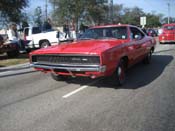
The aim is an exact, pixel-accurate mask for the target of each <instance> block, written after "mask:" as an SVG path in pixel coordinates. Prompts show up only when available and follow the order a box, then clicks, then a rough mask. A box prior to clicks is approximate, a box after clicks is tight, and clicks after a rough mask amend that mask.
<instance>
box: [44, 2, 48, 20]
mask: <svg viewBox="0 0 175 131" xmlns="http://www.w3.org/2000/svg"><path fill="white" fill-rule="evenodd" d="M45 2H46V4H45V17H46V21H47V6H48V5H47V0H46V1H45Z"/></svg>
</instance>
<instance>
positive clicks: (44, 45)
mask: <svg viewBox="0 0 175 131" xmlns="http://www.w3.org/2000/svg"><path fill="white" fill-rule="evenodd" d="M49 46H50V43H49V42H48V41H43V42H42V43H41V45H40V48H47V47H49Z"/></svg>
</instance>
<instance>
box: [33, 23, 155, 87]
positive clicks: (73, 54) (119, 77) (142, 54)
mask: <svg viewBox="0 0 175 131" xmlns="http://www.w3.org/2000/svg"><path fill="white" fill-rule="evenodd" d="M155 44H156V41H155V39H154V38H152V37H149V36H147V35H145V34H144V32H143V31H142V30H141V29H139V28H138V27H136V26H132V25H125V24H123V25H107V26H96V27H92V28H89V29H88V30H86V32H85V33H84V34H83V35H82V36H81V37H80V38H79V39H78V40H76V41H74V42H70V43H66V44H62V45H58V46H51V47H48V48H45V49H39V50H36V51H34V52H32V53H31V54H30V61H31V66H32V67H34V68H35V69H36V70H39V71H43V72H50V73H51V76H52V77H53V79H55V80H64V78H67V77H68V76H73V77H76V76H85V77H90V78H93V79H94V78H97V77H103V76H114V77H113V78H115V80H116V82H117V83H118V84H119V85H122V84H123V83H124V80H125V70H126V69H127V68H128V67H130V66H131V65H133V64H135V63H137V62H139V61H141V60H143V61H144V63H147V64H148V63H150V60H151V55H152V53H153V51H154V49H155Z"/></svg>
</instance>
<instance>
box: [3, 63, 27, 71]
mask: <svg viewBox="0 0 175 131" xmlns="http://www.w3.org/2000/svg"><path fill="white" fill-rule="evenodd" d="M29 67H30V63H29V62H27V63H24V64H18V65H13V66H8V67H0V72H5V71H9V70H15V69H26V68H29Z"/></svg>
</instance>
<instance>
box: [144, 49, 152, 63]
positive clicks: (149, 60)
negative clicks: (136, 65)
mask: <svg viewBox="0 0 175 131" xmlns="http://www.w3.org/2000/svg"><path fill="white" fill-rule="evenodd" d="M151 59H152V51H150V52H149V53H148V54H147V55H146V57H145V58H144V60H143V63H144V64H150V63H151Z"/></svg>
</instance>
